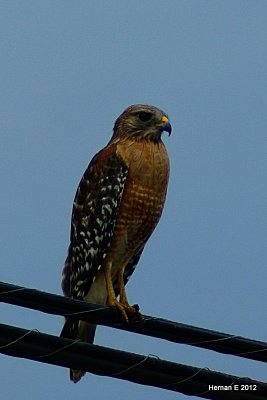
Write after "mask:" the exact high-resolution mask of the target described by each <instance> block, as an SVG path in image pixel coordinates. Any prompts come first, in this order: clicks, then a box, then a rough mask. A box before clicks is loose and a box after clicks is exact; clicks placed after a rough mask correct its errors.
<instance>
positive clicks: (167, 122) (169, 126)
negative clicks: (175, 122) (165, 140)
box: [161, 115, 172, 136]
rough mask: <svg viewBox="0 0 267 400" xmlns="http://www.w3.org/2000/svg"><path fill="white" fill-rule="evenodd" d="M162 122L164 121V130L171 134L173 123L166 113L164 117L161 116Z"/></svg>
mask: <svg viewBox="0 0 267 400" xmlns="http://www.w3.org/2000/svg"><path fill="white" fill-rule="evenodd" d="M161 122H163V124H162V130H163V131H166V132H168V133H169V136H170V135H171V133H172V126H171V124H170V122H169V120H168V118H167V117H165V115H163V117H162V118H161Z"/></svg>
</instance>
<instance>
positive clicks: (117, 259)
mask: <svg viewBox="0 0 267 400" xmlns="http://www.w3.org/2000/svg"><path fill="white" fill-rule="evenodd" d="M163 131H167V132H168V133H169V135H170V134H171V125H170V122H169V119H168V116H167V114H165V113H164V112H163V111H162V110H160V109H159V108H156V107H154V106H150V105H144V104H137V105H132V106H130V107H128V108H127V109H126V110H125V111H124V112H123V113H122V114H121V115H120V116H119V117H118V119H117V120H116V122H115V125H114V129H113V135H112V137H111V139H110V141H109V143H108V144H107V146H106V147H104V148H103V149H102V150H101V151H100V152H99V153H97V154H96V155H95V156H94V157H93V159H92V161H91V162H90V163H89V165H88V168H87V169H86V171H85V173H84V175H83V177H82V179H81V181H80V184H79V186H78V189H77V192H76V195H75V199H74V204H73V210H72V219H71V234H70V246H69V249H68V255H67V259H66V261H65V265H64V269H63V280H62V289H63V292H64V295H65V296H67V297H71V298H73V299H79V300H84V301H87V302H89V303H95V304H100V305H103V306H110V307H114V308H116V309H118V310H119V312H120V313H121V315H122V317H123V319H124V320H125V321H128V319H129V316H130V315H131V314H132V313H137V310H136V308H134V307H132V306H130V305H129V302H128V300H127V296H126V292H125V285H126V283H127V281H128V279H129V278H130V276H131V275H132V273H133V271H134V269H135V267H136V265H137V263H138V261H139V258H140V256H141V254H142V251H143V249H144V246H145V244H146V242H147V240H148V239H149V237H150V235H151V234H152V232H153V230H154V229H155V227H156V225H157V223H158V221H159V219H160V216H161V213H162V210H163V206H164V202H165V197H166V192H167V185H168V179H169V158H168V155H167V152H166V149H165V146H164V144H163V142H162V140H161V136H162V133H163ZM95 329H96V326H95V325H93V324H90V323H88V322H84V321H79V320H77V319H76V320H75V319H74V318H71V317H67V318H66V321H65V325H64V327H63V330H62V332H61V336H62V337H67V338H72V339H77V340H81V341H84V342H89V343H93V340H94V335H95ZM84 374H85V372H83V371H78V370H73V369H72V370H71V371H70V379H71V380H72V381H74V382H78V381H79V380H80V379H81V377H82V376H83V375H84Z"/></svg>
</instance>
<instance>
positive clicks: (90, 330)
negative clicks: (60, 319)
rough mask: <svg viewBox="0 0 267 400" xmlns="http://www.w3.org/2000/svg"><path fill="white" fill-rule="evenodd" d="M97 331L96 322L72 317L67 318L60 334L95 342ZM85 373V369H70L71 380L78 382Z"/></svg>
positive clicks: (65, 336)
mask: <svg viewBox="0 0 267 400" xmlns="http://www.w3.org/2000/svg"><path fill="white" fill-rule="evenodd" d="M95 331H96V325H94V324H90V323H88V322H85V321H79V320H75V319H72V318H66V321H65V324H64V326H63V329H62V331H61V334H60V336H61V337H64V338H67V339H73V340H80V341H82V342H87V343H91V344H93V342H94V337H95ZM85 373H86V372H85V371H79V370H77V369H70V380H71V381H73V382H74V383H77V382H79V380H80V379H81V378H82V377H83V376H84V375H85Z"/></svg>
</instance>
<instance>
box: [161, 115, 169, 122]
mask: <svg viewBox="0 0 267 400" xmlns="http://www.w3.org/2000/svg"><path fill="white" fill-rule="evenodd" d="M161 121H162V122H164V123H165V122H169V120H168V118H167V117H165V115H163V117H161Z"/></svg>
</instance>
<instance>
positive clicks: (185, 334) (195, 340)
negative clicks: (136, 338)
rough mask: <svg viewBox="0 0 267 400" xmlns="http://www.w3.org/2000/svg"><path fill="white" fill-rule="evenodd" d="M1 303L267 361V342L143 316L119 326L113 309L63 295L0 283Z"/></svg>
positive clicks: (118, 319)
mask: <svg viewBox="0 0 267 400" xmlns="http://www.w3.org/2000/svg"><path fill="white" fill-rule="evenodd" d="M0 301H2V302H5V303H10V304H14V305H17V306H21V307H27V308H31V309H34V310H39V311H42V312H45V313H48V314H54V315H65V316H70V315H71V316H72V317H73V318H78V319H82V320H85V321H90V322H93V323H96V324H100V325H106V326H110V327H113V328H116V329H122V330H126V331H130V332H134V333H138V334H143V335H147V336H152V337H157V338H160V339H165V340H169V341H171V342H174V343H182V344H187V345H190V346H195V347H200V348H204V349H209V350H213V351H216V352H219V353H223V354H231V355H234V356H237V357H243V358H248V359H252V360H257V361H262V362H267V343H266V342H260V341H256V340H251V339H247V338H244V337H241V336H235V335H230V334H226V333H222V332H217V331H212V330H209V329H203V328H199V327H195V326H190V325H186V324H181V323H177V322H173V321H168V320H165V319H162V318H155V317H151V316H147V315H145V316H144V319H145V322H144V324H140V323H130V324H122V322H121V318H120V317H119V316H118V314H117V312H116V311H115V310H111V309H110V308H103V307H100V306H97V305H93V304H88V303H86V302H83V301H79V300H73V299H69V298H65V297H63V296H59V295H55V294H51V293H46V292H41V291H38V290H34V289H28V288H24V287H21V286H15V285H11V284H8V283H4V282H0Z"/></svg>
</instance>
